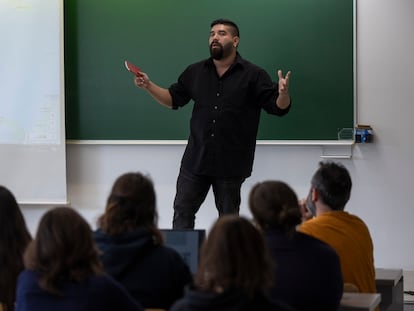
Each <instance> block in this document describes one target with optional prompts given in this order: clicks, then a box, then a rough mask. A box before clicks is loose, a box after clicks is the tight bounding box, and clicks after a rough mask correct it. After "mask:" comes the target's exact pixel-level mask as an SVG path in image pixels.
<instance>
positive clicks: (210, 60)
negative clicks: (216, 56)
mask: <svg viewBox="0 0 414 311" xmlns="http://www.w3.org/2000/svg"><path fill="white" fill-rule="evenodd" d="M244 64H245V60H244V59H243V58H242V57H241V56H240V54H239V52H236V59H235V60H234V63H233V64H232V65H231V66H230V68H234V67H236V66H242V67H244ZM204 65H205V66H208V67H211V66H214V63H213V58H212V57H210V58H208V59H206V61H205V62H204Z"/></svg>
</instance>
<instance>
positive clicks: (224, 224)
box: [195, 215, 272, 295]
mask: <svg viewBox="0 0 414 311" xmlns="http://www.w3.org/2000/svg"><path fill="white" fill-rule="evenodd" d="M271 269H272V263H271V260H270V257H269V254H268V251H267V248H266V246H265V242H264V239H263V236H262V235H261V233H260V232H259V230H258V229H257V228H256V227H255V226H254V225H253V224H252V223H251V222H250V221H248V220H247V219H245V218H243V217H239V216H237V215H225V216H222V217H220V218H219V219H218V220H217V221H216V222H215V224H214V225H213V227H212V229H211V230H210V232H209V235H208V238H207V239H206V240H205V241H204V243H203V246H202V249H201V253H200V265H199V269H198V271H197V274H196V277H195V284H196V285H197V286H198V287H199V288H201V289H203V290H207V291H214V290H216V289H217V288H221V289H223V290H226V289H239V290H242V291H243V292H245V293H246V294H248V295H253V294H254V293H256V292H263V291H265V290H266V289H267V288H268V286H270V284H271V281H272V279H271V278H272V276H271V275H272V273H271Z"/></svg>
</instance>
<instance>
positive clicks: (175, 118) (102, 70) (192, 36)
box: [64, 0, 354, 140]
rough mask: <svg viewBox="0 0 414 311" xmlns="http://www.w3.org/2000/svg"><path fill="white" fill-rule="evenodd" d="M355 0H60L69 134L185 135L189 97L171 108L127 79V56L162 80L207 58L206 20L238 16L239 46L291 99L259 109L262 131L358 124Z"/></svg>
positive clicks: (332, 132)
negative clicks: (285, 77) (283, 78)
mask: <svg viewBox="0 0 414 311" xmlns="http://www.w3.org/2000/svg"><path fill="white" fill-rule="evenodd" d="M353 5H354V4H353V0H251V1H245V0H222V1H211V0H147V1H144V0H119V1H108V0H65V15H64V17H65V96H66V111H65V113H66V138H67V139H68V140H185V139H187V137H188V130H189V121H190V117H191V110H192V106H193V104H192V103H189V105H187V106H186V107H184V108H182V109H179V110H170V109H168V108H165V107H163V106H161V105H159V104H158V103H156V102H155V101H154V100H153V99H152V98H151V97H150V96H149V95H148V94H147V93H146V92H145V91H143V90H141V89H138V88H136V87H135V85H134V84H133V77H132V74H131V73H129V72H127V71H126V69H125V67H124V60H125V59H128V60H130V61H132V62H133V63H135V64H137V65H138V66H140V67H141V69H142V70H143V71H144V72H146V73H148V75H149V76H150V78H151V79H152V80H153V81H154V82H156V83H157V84H159V85H161V86H163V87H169V86H170V84H171V83H173V82H175V81H176V79H177V78H178V76H179V74H180V73H181V72H182V71H183V70H184V69H185V68H186V67H187V66H188V65H189V64H191V63H193V62H196V61H198V60H201V59H204V58H207V57H208V56H209V52H208V37H209V32H210V23H211V21H212V20H214V19H217V18H229V19H232V20H234V21H235V22H236V23H237V24H238V25H239V28H240V46H239V53H240V54H241V55H242V57H244V58H246V59H248V60H250V61H252V62H253V63H256V64H257V65H259V66H261V67H263V68H264V69H265V70H266V71H267V72H268V73H269V74H270V75H271V77H272V78H273V79H274V80H275V81H276V80H277V69H282V70H283V71H284V72H286V71H287V70H291V71H292V76H291V84H290V90H291V95H292V99H293V105H292V109H291V111H290V113H289V114H288V115H286V116H284V117H282V118H279V117H275V116H270V115H267V114H266V113H265V112H263V113H262V117H261V123H260V128H259V134H258V140H333V139H337V133H338V129H341V128H346V127H353V126H354V95H353V94H354V90H353V88H354V72H353V70H354V65H353V57H354V46H353V45H354V40H353V18H354V13H353Z"/></svg>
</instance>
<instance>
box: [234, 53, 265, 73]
mask: <svg viewBox="0 0 414 311" xmlns="http://www.w3.org/2000/svg"><path fill="white" fill-rule="evenodd" d="M236 62H237V63H238V64H240V65H241V66H243V67H244V68H246V69H249V70H254V71H263V72H265V70H264V69H263V68H262V67H260V66H259V65H257V64H254V63H252V62H251V61H250V60H247V59H245V58H243V57H242V56H241V55H240V54H237V58H236Z"/></svg>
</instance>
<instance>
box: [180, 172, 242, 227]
mask: <svg viewBox="0 0 414 311" xmlns="http://www.w3.org/2000/svg"><path fill="white" fill-rule="evenodd" d="M244 180H245V178H244V177H215V176H200V175H194V174H191V173H190V172H187V171H186V170H184V169H183V168H181V169H180V174H179V175H178V179H177V192H176V195H175V199H174V219H173V228H174V229H193V228H194V222H195V215H196V213H197V212H198V210H199V209H200V206H201V204H202V203H203V202H204V200H205V198H206V196H207V193H208V191H209V190H210V187H212V188H213V193H214V200H215V203H216V208H217V211H218V214H219V216H221V215H225V214H238V213H239V209H240V201H241V198H240V188H241V186H242V184H243V182H244Z"/></svg>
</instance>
